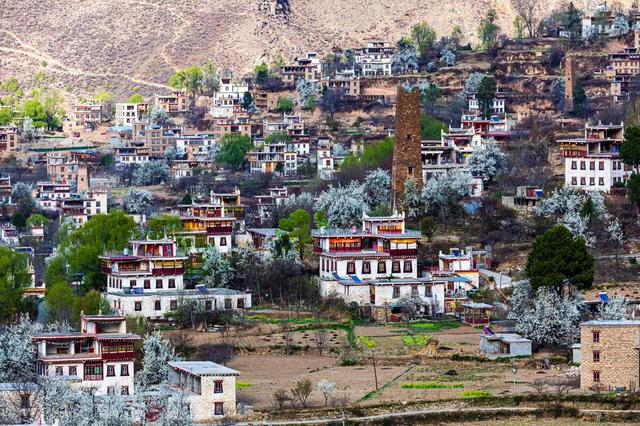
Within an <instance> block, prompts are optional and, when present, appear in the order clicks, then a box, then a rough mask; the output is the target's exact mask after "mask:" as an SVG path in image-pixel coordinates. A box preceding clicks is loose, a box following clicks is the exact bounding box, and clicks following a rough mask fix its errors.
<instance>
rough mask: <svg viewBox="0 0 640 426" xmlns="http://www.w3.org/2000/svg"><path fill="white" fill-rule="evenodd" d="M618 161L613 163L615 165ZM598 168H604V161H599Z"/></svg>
mask: <svg viewBox="0 0 640 426" xmlns="http://www.w3.org/2000/svg"><path fill="white" fill-rule="evenodd" d="M615 164H616V163H613V165H614V166H615ZM598 169H600V170H604V161H600V162H598Z"/></svg>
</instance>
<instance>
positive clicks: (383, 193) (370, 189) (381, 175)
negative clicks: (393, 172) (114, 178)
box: [364, 169, 391, 210]
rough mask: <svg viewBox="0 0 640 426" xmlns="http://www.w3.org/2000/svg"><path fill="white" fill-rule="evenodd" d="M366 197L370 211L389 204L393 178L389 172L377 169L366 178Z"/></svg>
mask: <svg viewBox="0 0 640 426" xmlns="http://www.w3.org/2000/svg"><path fill="white" fill-rule="evenodd" d="M364 197H365V202H366V203H367V205H368V206H369V209H370V210H373V209H375V208H376V207H378V206H379V205H381V204H389V202H390V197H391V176H390V175H389V172H388V171H387V170H382V169H375V170H372V171H370V172H369V173H367V175H366V176H365V178H364Z"/></svg>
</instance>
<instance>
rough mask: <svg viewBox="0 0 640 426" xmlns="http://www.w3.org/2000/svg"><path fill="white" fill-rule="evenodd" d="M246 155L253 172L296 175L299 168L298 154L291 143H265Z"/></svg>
mask: <svg viewBox="0 0 640 426" xmlns="http://www.w3.org/2000/svg"><path fill="white" fill-rule="evenodd" d="M246 156H247V161H248V162H249V170H250V171H251V173H274V174H277V175H280V176H295V175H296V173H297V170H298V154H297V152H296V151H295V150H294V148H293V147H292V146H291V145H290V144H285V143H282V142H276V143H264V144H262V145H260V146H258V147H257V149H255V150H253V151H249V152H247V154H246Z"/></svg>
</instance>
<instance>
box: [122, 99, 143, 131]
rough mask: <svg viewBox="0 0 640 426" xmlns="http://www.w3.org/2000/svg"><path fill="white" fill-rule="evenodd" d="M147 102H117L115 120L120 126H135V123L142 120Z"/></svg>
mask: <svg viewBox="0 0 640 426" xmlns="http://www.w3.org/2000/svg"><path fill="white" fill-rule="evenodd" d="M145 111H146V104H136V103H128V102H120V103H117V104H116V115H115V122H116V126H118V127H133V123H135V122H136V121H140V120H142V115H143V114H144V112H145Z"/></svg>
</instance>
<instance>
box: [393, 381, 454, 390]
mask: <svg viewBox="0 0 640 426" xmlns="http://www.w3.org/2000/svg"><path fill="white" fill-rule="evenodd" d="M400 387H401V388H402V389H461V388H464V385H463V384H462V383H451V384H447V383H438V382H405V383H402V384H401V385H400Z"/></svg>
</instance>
